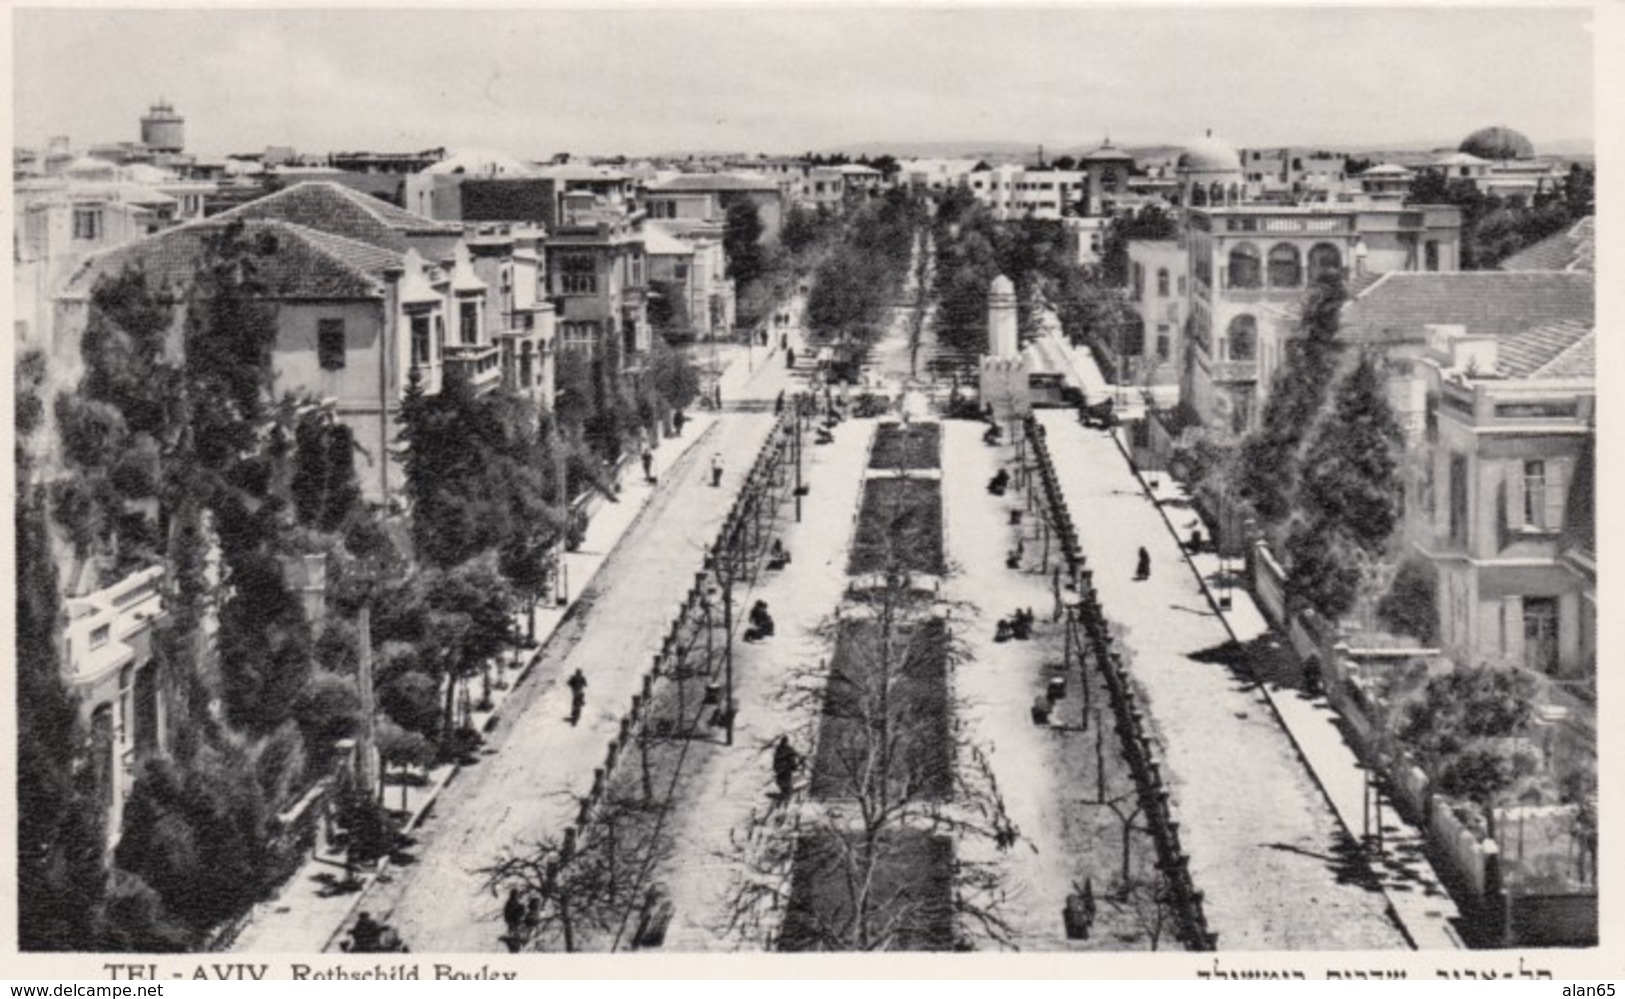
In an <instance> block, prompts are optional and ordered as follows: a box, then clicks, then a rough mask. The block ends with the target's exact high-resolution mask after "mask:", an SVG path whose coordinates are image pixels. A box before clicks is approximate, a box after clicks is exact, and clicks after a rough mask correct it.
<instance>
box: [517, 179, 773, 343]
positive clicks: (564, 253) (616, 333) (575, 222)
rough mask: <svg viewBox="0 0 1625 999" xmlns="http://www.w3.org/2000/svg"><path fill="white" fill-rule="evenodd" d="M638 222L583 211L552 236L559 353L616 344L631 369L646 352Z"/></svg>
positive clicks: (550, 274)
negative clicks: (639, 356)
mask: <svg viewBox="0 0 1625 999" xmlns="http://www.w3.org/2000/svg"><path fill="white" fill-rule="evenodd" d="M773 193H774V195H775V197H776V196H777V194H778V189H777V188H774V189H773ZM638 221H639V219H637V218H635V217H632V216H628V215H626V214H625V213H623V212H619V211H613V210H604V211H600V212H587V211H579V212H575V213H573V214H572V215H571V216H569V221H568V222H566V224H564V225H561V226H559V227H558V228H557V229H554V230H553V231H552V232H551V234H550V235H549V237H548V245H547V281H548V293H549V294H550V295H552V297H553V300H554V302H555V303H556V304H557V307H558V324H559V347H560V349H562V350H585V351H594V350H598V349H600V348H601V346H602V345H603V344H604V343H605V342H606V341H607V340H610V339H614V340H615V342H616V343H617V344H618V345H619V347H620V351H621V356H622V360H623V363H624V364H625V365H626V366H628V367H631V366H634V365H636V364H637V363H638V361H637V358H638V355H641V354H643V353H644V352H646V351H648V349H649V346H650V330H649V322H648V312H647V302H646V293H647V281H648V275H647V273H646V268H645V262H644V250H643V234H642V232H641V231H640V229H639V227H638V224H637V223H638Z"/></svg>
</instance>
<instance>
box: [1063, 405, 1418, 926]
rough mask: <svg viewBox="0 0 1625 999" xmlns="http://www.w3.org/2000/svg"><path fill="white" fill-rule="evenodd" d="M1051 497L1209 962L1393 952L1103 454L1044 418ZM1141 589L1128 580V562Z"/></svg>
mask: <svg viewBox="0 0 1625 999" xmlns="http://www.w3.org/2000/svg"><path fill="white" fill-rule="evenodd" d="M1042 422H1043V424H1044V426H1045V428H1046V429H1047V431H1048V434H1049V437H1048V440H1049V444H1050V450H1051V452H1052V453H1053V455H1054V456H1055V461H1056V465H1057V469H1056V472H1057V475H1058V477H1059V479H1060V485H1061V489H1062V491H1063V493H1064V494H1065V496H1066V498H1067V503H1068V505H1069V507H1070V509H1071V511H1072V515H1073V519H1074V520H1075V521H1076V523H1077V525H1078V533H1079V536H1080V537H1079V540H1080V542H1081V543H1082V546H1083V549H1084V552H1085V554H1086V556H1087V557H1088V560H1089V563H1090V566H1091V567H1092V568H1093V569H1094V573H1095V575H1094V579H1095V585H1096V586H1097V587H1098V588H1099V590H1100V596H1101V602H1102V604H1103V605H1104V607H1105V610H1106V614H1107V616H1108V617H1109V618H1111V619H1112V621H1113V628H1114V631H1115V632H1116V633H1117V634H1119V635H1120V636H1122V639H1123V641H1124V643H1125V644H1126V646H1127V647H1128V649H1129V650H1130V651H1129V653H1128V656H1127V659H1128V662H1129V666H1130V672H1131V673H1132V675H1133V676H1134V678H1135V680H1136V682H1137V683H1138V684H1139V686H1140V688H1141V690H1142V691H1143V693H1144V694H1145V700H1146V702H1147V712H1148V715H1149V718H1150V720H1151V722H1152V723H1153V726H1154V729H1155V731H1156V733H1157V742H1158V746H1159V752H1160V755H1161V756H1162V758H1163V759H1164V760H1165V764H1164V767H1163V773H1164V776H1165V778H1166V779H1167V781H1168V783H1169V786H1170V789H1171V793H1172V800H1173V803H1174V810H1175V813H1176V815H1177V816H1178V818H1179V819H1180V823H1181V825H1180V836H1181V839H1182V840H1183V843H1184V846H1185V848H1186V850H1187V851H1188V852H1189V853H1190V855H1191V874H1192V877H1193V878H1194V879H1195V881H1196V885H1197V887H1198V888H1200V889H1202V890H1203V891H1204V892H1206V895H1207V901H1206V911H1207V915H1208V920H1209V923H1210V925H1211V927H1212V929H1214V930H1215V931H1217V932H1218V934H1219V947H1220V948H1221V949H1223V950H1262V949H1271V950H1273V949H1282V950H1288V949H1290V950H1305V949H1315V950H1342V949H1388V948H1403V947H1405V946H1406V941H1405V938H1404V936H1403V934H1402V933H1401V932H1400V931H1399V929H1398V928H1397V926H1396V925H1395V923H1394V922H1393V920H1392V919H1391V918H1390V916H1389V914H1388V909H1387V902H1386V899H1385V898H1384V896H1383V894H1382V892H1381V891H1380V890H1377V889H1376V887H1375V886H1374V885H1369V884H1368V883H1362V882H1363V881H1364V879H1362V878H1361V877H1360V876H1359V873H1358V871H1359V868H1360V866H1361V865H1359V864H1358V863H1357V862H1356V861H1355V859H1354V858H1353V857H1352V856H1351V855H1350V853H1349V850H1350V848H1351V847H1352V843H1350V842H1349V841H1348V840H1347V838H1346V836H1345V835H1344V834H1343V831H1342V829H1341V827H1340V825H1339V823H1338V822H1337V819H1336V817H1335V816H1334V814H1333V813H1332V811H1331V808H1330V807H1329V805H1328V803H1327V800H1326V797H1325V795H1324V794H1323V793H1322V792H1321V790H1320V789H1319V787H1317V786H1316V784H1315V782H1314V780H1313V778H1312V776H1311V774H1310V772H1309V771H1308V769H1307V768H1306V767H1305V766H1304V765H1303V764H1302V762H1301V761H1300V760H1299V759H1298V757H1297V756H1296V754H1295V753H1294V751H1293V748H1292V745H1291V743H1290V741H1289V740H1288V738H1287V735H1286V732H1285V731H1284V730H1283V729H1282V728H1281V726H1280V724H1279V722H1278V721H1277V720H1276V717H1275V715H1274V713H1273V712H1272V710H1271V709H1270V706H1269V704H1268V703H1267V702H1266V701H1265V699H1264V698H1263V696H1262V694H1261V693H1260V691H1259V690H1258V689H1257V688H1256V687H1255V686H1254V685H1253V683H1252V682H1251V679H1250V678H1249V677H1247V676H1246V675H1244V673H1242V672H1239V671H1237V670H1235V669H1233V668H1232V667H1230V666H1227V665H1225V663H1224V662H1223V656H1222V654H1220V650H1221V649H1223V647H1224V646H1225V645H1226V643H1228V642H1229V640H1230V635H1229V632H1228V631H1227V630H1226V629H1225V627H1224V624H1223V622H1222V621H1220V619H1219V618H1218V617H1217V616H1216V614H1215V613H1214V611H1213V610H1212V607H1211V605H1210V604H1209V603H1208V602H1207V599H1206V597H1205V596H1204V595H1203V593H1202V590H1201V588H1200V586H1199V585H1198V583H1197V580H1196V578H1195V576H1194V575H1193V574H1192V572H1191V571H1190V569H1189V567H1188V566H1187V565H1186V563H1185V562H1184V561H1183V559H1182V558H1181V555H1180V551H1179V547H1178V544H1177V543H1176V541H1175V540H1174V538H1173V537H1172V536H1171V535H1170V534H1169V533H1168V530H1167V528H1166V526H1165V525H1164V523H1163V521H1162V517H1161V514H1160V513H1159V512H1158V511H1157V508H1156V506H1155V505H1154V504H1153V503H1152V502H1151V500H1150V499H1149V498H1147V497H1146V496H1145V494H1144V493H1143V492H1142V491H1141V490H1140V488H1139V485H1138V482H1137V481H1136V480H1135V478H1134V476H1133V475H1132V473H1131V472H1130V471H1129V469H1128V466H1127V464H1126V462H1125V461H1124V460H1123V457H1122V455H1121V453H1120V452H1119V451H1118V450H1117V447H1116V445H1115V444H1114V443H1113V442H1112V440H1111V438H1110V437H1109V436H1108V435H1106V434H1105V433H1103V432H1100V431H1095V430H1089V429H1087V428H1084V427H1082V426H1080V425H1078V423H1077V422H1076V420H1075V419H1074V418H1073V416H1072V414H1071V413H1069V412H1066V411H1062V410H1049V411H1045V412H1043V414H1042ZM1141 545H1143V546H1145V548H1146V549H1147V550H1148V551H1149V552H1150V555H1151V564H1152V568H1153V571H1152V575H1151V578H1150V579H1148V580H1145V581H1143V582H1142V581H1136V580H1135V579H1134V564H1135V556H1136V550H1137V549H1138V548H1139V547H1140V546H1141Z"/></svg>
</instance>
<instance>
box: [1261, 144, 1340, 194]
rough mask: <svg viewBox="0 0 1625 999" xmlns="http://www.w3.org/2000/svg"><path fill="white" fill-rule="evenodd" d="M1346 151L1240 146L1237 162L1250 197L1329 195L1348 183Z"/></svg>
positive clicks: (1337, 192)
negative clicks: (1245, 147) (1248, 147)
mask: <svg viewBox="0 0 1625 999" xmlns="http://www.w3.org/2000/svg"><path fill="white" fill-rule="evenodd" d="M1348 161H1349V158H1348V154H1347V153H1335V152H1330V151H1328V150H1324V149H1297V148H1292V147H1285V148H1276V149H1243V150H1241V166H1242V172H1243V175H1244V177H1245V178H1246V181H1247V188H1248V195H1249V197H1251V198H1257V199H1261V200H1270V201H1298V200H1301V199H1304V198H1307V197H1311V196H1319V197H1320V198H1321V199H1327V200H1329V199H1331V198H1333V197H1335V196H1336V195H1338V194H1341V193H1342V192H1343V191H1344V190H1346V189H1347V186H1348V179H1349V177H1348Z"/></svg>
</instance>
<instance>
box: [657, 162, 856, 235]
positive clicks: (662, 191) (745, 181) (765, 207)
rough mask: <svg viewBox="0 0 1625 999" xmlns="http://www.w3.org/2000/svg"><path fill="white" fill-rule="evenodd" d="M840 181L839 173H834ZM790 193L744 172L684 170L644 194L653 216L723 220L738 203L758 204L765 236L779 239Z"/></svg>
mask: <svg viewBox="0 0 1625 999" xmlns="http://www.w3.org/2000/svg"><path fill="white" fill-rule="evenodd" d="M831 176H832V177H834V178H835V179H836V180H839V175H838V174H831ZM785 199H786V194H785V192H784V191H783V190H781V189H780V187H779V185H778V184H777V183H775V182H774V181H772V180H769V179H767V178H765V177H759V176H749V175H746V174H740V173H680V174H673V175H670V176H666V177H662V178H661V179H659V180H657V181H655V182H654V183H652V184H650V185H649V186H648V187H647V189H646V190H645V193H644V205H645V207H646V209H647V211H648V213H649V217H650V218H652V219H703V220H705V221H709V222H718V223H721V222H723V221H725V220H726V218H727V215H728V209H729V208H731V207H732V206H734V205H735V204H742V203H743V204H750V205H754V206H755V207H756V215H757V217H758V218H759V219H760V220H761V222H762V239H763V240H764V241H768V242H771V241H773V240H776V239H778V237H779V231H780V230H781V229H782V228H783V226H784V212H785Z"/></svg>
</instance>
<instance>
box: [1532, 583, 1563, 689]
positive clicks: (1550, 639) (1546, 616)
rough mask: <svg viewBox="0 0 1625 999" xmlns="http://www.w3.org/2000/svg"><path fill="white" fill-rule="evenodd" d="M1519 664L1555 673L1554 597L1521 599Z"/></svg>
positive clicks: (1555, 623)
mask: <svg viewBox="0 0 1625 999" xmlns="http://www.w3.org/2000/svg"><path fill="white" fill-rule="evenodd" d="M1523 664H1524V666H1526V667H1527V668H1529V669H1532V670H1535V671H1537V672H1541V673H1546V674H1548V675H1550V674H1554V673H1556V672H1557V667H1558V655H1557V598H1556V597H1524V598H1523Z"/></svg>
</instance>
